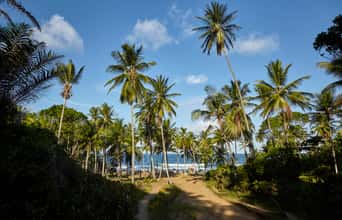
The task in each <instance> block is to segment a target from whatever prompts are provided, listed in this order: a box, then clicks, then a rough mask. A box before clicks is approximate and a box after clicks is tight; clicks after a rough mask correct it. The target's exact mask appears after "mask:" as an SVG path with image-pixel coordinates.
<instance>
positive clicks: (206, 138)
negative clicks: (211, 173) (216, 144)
mask: <svg viewBox="0 0 342 220" xmlns="http://www.w3.org/2000/svg"><path fill="white" fill-rule="evenodd" d="M211 132H212V126H208V128H207V129H205V130H204V131H201V133H200V135H199V141H198V148H199V151H200V159H201V161H202V162H203V163H204V169H206V168H207V166H208V164H209V162H210V161H212V156H213V140H212V137H211Z"/></svg>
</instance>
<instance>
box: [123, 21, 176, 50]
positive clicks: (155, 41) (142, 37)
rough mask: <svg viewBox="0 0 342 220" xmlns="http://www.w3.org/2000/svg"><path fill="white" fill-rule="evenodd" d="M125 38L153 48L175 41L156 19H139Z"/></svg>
mask: <svg viewBox="0 0 342 220" xmlns="http://www.w3.org/2000/svg"><path fill="white" fill-rule="evenodd" d="M127 40H128V41H130V42H134V43H139V44H142V45H143V46H144V47H146V48H150V49H153V50H157V49H159V48H160V47H162V46H164V45H167V44H171V43H177V41H176V40H175V39H173V38H172V37H171V36H170V35H169V33H168V30H167V28H166V26H165V25H163V24H162V23H160V22H159V21H158V20H157V19H145V20H140V19H139V20H138V21H137V23H136V24H135V25H134V27H133V31H132V33H131V34H130V35H128V36H127Z"/></svg>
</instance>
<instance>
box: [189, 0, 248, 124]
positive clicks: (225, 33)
mask: <svg viewBox="0 0 342 220" xmlns="http://www.w3.org/2000/svg"><path fill="white" fill-rule="evenodd" d="M236 13H237V12H236V11H234V12H232V13H227V5H226V4H220V3H219V2H211V3H210V4H209V5H207V6H206V8H205V10H204V16H203V17H197V18H198V19H199V20H200V21H201V22H202V24H203V25H202V26H199V27H196V28H193V31H198V32H200V33H201V35H200V36H199V39H203V43H202V46H201V47H202V49H203V51H202V52H203V53H207V54H208V55H210V52H211V49H212V47H213V45H215V46H216V54H217V55H218V56H221V55H222V54H224V56H225V59H226V62H227V65H228V69H229V71H230V73H231V75H232V78H233V81H234V83H235V84H236V87H237V88H239V86H238V85H237V79H236V76H235V73H234V71H233V68H232V65H231V63H230V61H229V58H228V53H227V52H228V50H229V49H230V48H233V46H234V45H233V42H234V40H235V31H237V30H239V29H240V27H239V26H238V25H236V24H232V21H233V19H234V18H235V15H236ZM237 92H238V95H239V98H240V105H241V109H242V111H243V117H244V122H245V123H246V128H247V131H249V130H250V128H249V124H248V119H247V116H246V113H245V108H244V105H243V100H242V96H241V92H240V89H238V90H237Z"/></svg>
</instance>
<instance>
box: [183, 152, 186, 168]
mask: <svg viewBox="0 0 342 220" xmlns="http://www.w3.org/2000/svg"><path fill="white" fill-rule="evenodd" d="M185 161H186V156H185V145H183V173H185Z"/></svg>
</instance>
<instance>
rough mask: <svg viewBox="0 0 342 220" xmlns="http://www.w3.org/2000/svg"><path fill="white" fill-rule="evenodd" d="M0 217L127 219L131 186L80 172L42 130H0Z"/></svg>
mask: <svg viewBox="0 0 342 220" xmlns="http://www.w3.org/2000/svg"><path fill="white" fill-rule="evenodd" d="M1 139H2V140H3V142H2V145H1V154H0V155H1V162H0V173H1V175H2V177H3V181H2V184H3V187H1V192H0V193H1V195H2V197H1V201H0V209H1V211H0V213H1V218H4V219H6V218H8V216H11V217H12V218H25V219H45V218H49V219H60V218H66V219H77V218H82V219H113V218H115V219H133V218H134V215H135V213H136V211H137V210H136V209H137V207H136V204H137V200H138V199H139V197H140V196H141V192H139V191H138V190H137V189H136V188H135V187H134V186H133V185H130V184H120V183H115V182H111V181H108V180H105V179H103V178H102V177H100V176H97V175H94V174H91V173H85V172H84V171H83V170H82V169H81V168H80V167H79V165H78V164H77V163H76V162H75V161H73V160H72V159H69V158H68V156H67V155H66V154H65V153H64V152H63V150H62V149H63V147H62V146H60V145H57V140H56V137H55V135H54V134H53V133H51V132H50V131H48V130H46V129H41V128H33V127H26V126H20V127H12V128H7V129H6V130H1Z"/></svg>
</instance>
